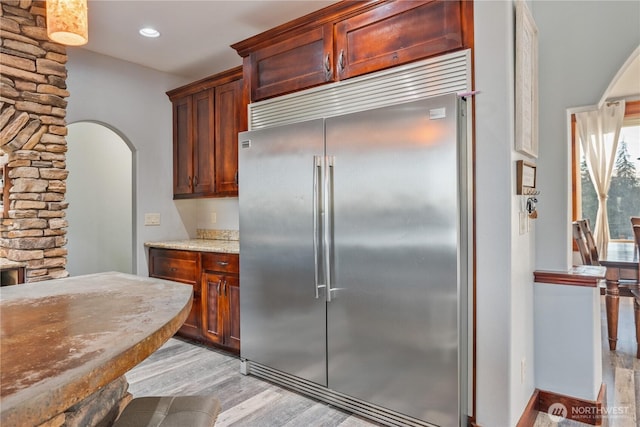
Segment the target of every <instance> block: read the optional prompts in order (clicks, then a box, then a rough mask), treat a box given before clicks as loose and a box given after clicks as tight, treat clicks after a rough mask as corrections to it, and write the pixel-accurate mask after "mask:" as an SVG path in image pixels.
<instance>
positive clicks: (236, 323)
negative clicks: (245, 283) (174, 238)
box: [149, 248, 240, 354]
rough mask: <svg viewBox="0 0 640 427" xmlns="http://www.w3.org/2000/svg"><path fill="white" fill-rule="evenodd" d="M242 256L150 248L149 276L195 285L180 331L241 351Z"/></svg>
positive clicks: (211, 343)
mask: <svg viewBox="0 0 640 427" xmlns="http://www.w3.org/2000/svg"><path fill="white" fill-rule="evenodd" d="M238 258H239V257H238V255H237V254H222V253H212V252H194V251H183V250H175V249H160V248H150V249H149V277H157V278H159V279H166V280H173V281H176V282H180V283H185V284H187V285H191V286H193V305H192V308H191V312H190V313H189V317H188V318H187V320H185V322H184V324H183V325H182V327H181V328H180V329H179V330H178V332H177V334H178V335H181V336H184V337H187V338H191V339H194V340H197V341H200V342H203V343H205V344H210V345H213V346H216V347H220V348H223V349H225V350H228V351H230V352H233V353H236V354H239V353H240V280H239V278H238V271H239V269H238Z"/></svg>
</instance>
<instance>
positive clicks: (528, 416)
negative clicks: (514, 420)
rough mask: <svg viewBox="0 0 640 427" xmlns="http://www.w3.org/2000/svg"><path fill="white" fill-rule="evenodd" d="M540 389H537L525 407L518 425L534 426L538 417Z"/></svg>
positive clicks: (523, 426) (522, 426) (521, 426)
mask: <svg viewBox="0 0 640 427" xmlns="http://www.w3.org/2000/svg"><path fill="white" fill-rule="evenodd" d="M539 395H540V390H538V389H535V390H534V391H533V394H532V395H531V398H530V399H529V402H528V403H527V406H526V407H525V408H524V412H523V413H522V416H521V417H520V421H518V424H517V427H533V425H534V424H535V422H536V418H537V417H538V402H539Z"/></svg>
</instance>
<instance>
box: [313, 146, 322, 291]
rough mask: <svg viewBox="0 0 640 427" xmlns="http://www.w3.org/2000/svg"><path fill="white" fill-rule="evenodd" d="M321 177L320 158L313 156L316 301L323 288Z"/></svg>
mask: <svg viewBox="0 0 640 427" xmlns="http://www.w3.org/2000/svg"><path fill="white" fill-rule="evenodd" d="M321 176H322V157H321V156H313V267H314V268H313V271H314V286H315V290H316V299H318V298H320V291H319V290H320V288H324V285H321V284H320V283H319V282H320V276H319V270H320V261H319V256H320V250H319V244H320V218H319V217H320V197H321V192H320V187H319V183H320V177H321Z"/></svg>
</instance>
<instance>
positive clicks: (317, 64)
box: [231, 0, 473, 101]
mask: <svg viewBox="0 0 640 427" xmlns="http://www.w3.org/2000/svg"><path fill="white" fill-rule="evenodd" d="M472 45H473V2H472V1H471V0H416V1H398V0H396V1H394V0H371V1H342V2H338V3H336V4H333V5H330V6H328V7H326V8H324V9H321V10H319V11H317V12H313V13H311V14H309V15H305V16H303V17H301V18H298V19H296V20H294V21H291V22H289V23H286V24H283V25H281V26H279V27H276V28H273V29H271V30H269V31H266V32H264V33H262V34H259V35H257V36H254V37H252V38H250V39H247V40H244V41H241V42H239V43H236V44H234V45H232V46H231V47H232V48H234V49H235V50H236V51H237V52H238V54H239V55H240V56H242V57H243V58H244V78H245V81H246V82H247V85H248V86H249V92H250V94H251V101H258V100H262V99H266V98H271V97H275V96H278V95H283V94H286V93H290V92H295V91H299V90H302V89H307V88H310V87H313V86H318V85H321V84H324V83H327V82H332V81H337V80H343V79H348V78H351V77H356V76H360V75H363V74H367V73H371V72H374V71H379V70H383V69H386V68H390V67H394V66H397V65H401V64H406V63H409V62H413V61H417V60H421V59H425V58H428V57H431V56H435V55H439V54H443V53H446V52H451V51H455V50H459V49H464V48H471V47H472Z"/></svg>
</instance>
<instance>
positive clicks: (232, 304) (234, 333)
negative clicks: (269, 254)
mask: <svg viewBox="0 0 640 427" xmlns="http://www.w3.org/2000/svg"><path fill="white" fill-rule="evenodd" d="M226 280H227V284H226V287H225V296H226V298H227V324H226V326H225V345H226V346H227V347H229V348H231V349H234V350H236V351H238V352H239V351H240V280H239V279H238V278H237V277H229V276H227V277H226Z"/></svg>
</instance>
